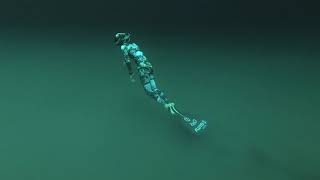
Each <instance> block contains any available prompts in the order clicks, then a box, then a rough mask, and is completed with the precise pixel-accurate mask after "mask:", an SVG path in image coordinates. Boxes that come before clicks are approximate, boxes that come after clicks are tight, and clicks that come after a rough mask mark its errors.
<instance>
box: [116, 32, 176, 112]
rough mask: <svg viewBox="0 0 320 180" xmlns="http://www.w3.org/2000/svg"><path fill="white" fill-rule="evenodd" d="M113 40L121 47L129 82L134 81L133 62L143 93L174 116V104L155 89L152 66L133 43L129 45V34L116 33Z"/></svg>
mask: <svg viewBox="0 0 320 180" xmlns="http://www.w3.org/2000/svg"><path fill="white" fill-rule="evenodd" d="M115 38H116V39H115V41H116V44H117V45H119V46H120V47H121V51H122V52H123V55H124V64H125V65H126V66H127V68H128V72H129V75H130V78H131V80H132V81H134V79H133V75H134V71H133V68H132V61H133V62H134V63H135V64H136V67H137V72H138V75H139V77H140V81H141V84H142V85H143V87H144V90H145V92H146V93H147V94H148V95H149V96H151V97H152V98H153V99H154V100H156V101H157V102H158V103H160V104H162V105H163V106H164V107H165V108H166V109H168V110H169V112H170V113H171V114H175V108H174V103H172V102H170V101H169V100H168V98H167V97H166V96H165V95H164V93H163V92H162V91H161V90H160V89H158V88H157V85H156V82H155V77H154V73H153V68H152V65H151V63H150V62H149V61H148V60H147V58H146V57H145V56H144V54H143V52H142V51H141V50H140V48H139V46H138V45H137V44H135V43H130V34H128V33H117V34H116V37H115ZM117 38H118V39H117Z"/></svg>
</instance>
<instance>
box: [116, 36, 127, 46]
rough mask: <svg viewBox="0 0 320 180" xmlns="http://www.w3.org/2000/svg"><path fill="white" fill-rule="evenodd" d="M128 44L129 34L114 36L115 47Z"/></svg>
mask: <svg viewBox="0 0 320 180" xmlns="http://www.w3.org/2000/svg"><path fill="white" fill-rule="evenodd" d="M128 42H130V34H129V33H117V34H116V35H115V36H114V43H115V44H116V45H119V46H121V45H123V44H125V43H128Z"/></svg>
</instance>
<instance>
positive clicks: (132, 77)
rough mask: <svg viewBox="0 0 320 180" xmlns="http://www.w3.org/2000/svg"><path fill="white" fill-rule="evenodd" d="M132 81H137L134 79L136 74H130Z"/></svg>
mask: <svg viewBox="0 0 320 180" xmlns="http://www.w3.org/2000/svg"><path fill="white" fill-rule="evenodd" d="M130 81H131V82H136V80H135V79H134V74H130Z"/></svg>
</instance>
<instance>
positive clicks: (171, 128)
mask: <svg viewBox="0 0 320 180" xmlns="http://www.w3.org/2000/svg"><path fill="white" fill-rule="evenodd" d="M112 35H113V34H112V33H111V32H106V33H101V32H99V33H92V32H85V33H83V32H82V33H65V34H63V33H54V32H53V33H48V32H46V33H43V34H27V35H26V34H24V33H22V32H21V33H17V32H15V33H2V34H1V39H2V40H1V42H0V59H1V63H0V82H1V88H0V96H1V99H0V142H1V144H0V152H1V153H0V179H3V180H11V179H12V180H17V179H24V180H36V179H39V180H44V179H45V180H49V179H61V180H62V179H66V180H67V179H68V180H70V179H77V180H82V179H83V180H85V179H86V180H87V179H112V180H117V179H121V180H122V179H132V180H133V179H154V180H156V179H159V180H169V179H183V180H189V179H190V180H191V179H192V180H194V179H198V180H213V179H220V180H222V179H223V180H226V179H230V180H233V179H238V180H239V179H246V180H249V179H252V180H257V179H259V180H263V179H266V180H267V179H268V180H269V179H274V180H275V179H281V180H284V179H319V178H320V174H319V163H320V156H319V152H320V144H319V142H318V138H319V135H320V134H319V127H320V126H319V117H320V113H319V107H320V105H319V102H320V95H319V90H320V85H319V82H320V81H319V80H320V79H319V67H320V66H319V65H320V63H319V57H320V56H319V51H318V48H317V46H314V44H315V43H314V41H312V39H308V40H304V39H303V38H300V39H294V38H293V37H284V38H282V39H281V38H280V39H278V37H273V36H272V35H270V36H268V37H264V36H257V37H256V38H251V39H250V40H248V39H247V38H246V37H242V38H235V37H230V38H226V39H224V36H223V35H222V34H219V35H217V36H216V37H213V36H212V37H211V38H212V39H210V40H205V39H203V37H202V36H194V37H190V34H189V36H187V37H189V38H185V37H184V36H183V35H181V36H176V35H167V34H159V35H157V34H156V35H151V34H148V35H144V34H143V33H140V34H139V33H137V36H136V38H135V39H136V43H137V44H139V45H140V46H141V48H142V49H143V50H144V52H145V55H146V56H147V57H148V58H149V60H150V61H151V62H152V64H153V66H154V68H155V75H156V78H157V81H158V85H159V87H160V88H161V89H162V90H163V91H164V92H165V93H166V94H167V96H168V97H169V98H170V99H172V100H173V101H174V102H175V103H176V105H177V107H179V108H180V109H183V110H184V111H187V112H190V113H192V114H195V115H196V116H198V117H201V118H204V119H206V120H207V121H208V123H209V127H208V131H207V133H206V134H205V135H203V136H201V137H194V136H192V135H191V134H190V133H188V131H186V130H185V129H184V128H183V126H181V124H179V122H178V121H177V119H174V118H172V117H170V116H169V115H168V113H167V112H166V111H165V110H164V109H163V108H162V107H160V106H159V105H157V104H156V103H155V102H154V101H153V100H152V99H151V98H149V97H148V96H146V95H145V94H144V91H143V89H142V87H141V86H140V84H139V83H138V82H139V81H137V82H136V83H131V82H130V81H129V77H128V75H127V72H126V69H125V67H124V66H122V65H121V62H120V61H121V54H120V50H119V49H117V48H116V47H114V45H113V44H112V41H111V40H112V37H111V36H112ZM272 37H273V38H272Z"/></svg>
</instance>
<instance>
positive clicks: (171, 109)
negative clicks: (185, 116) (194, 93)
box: [164, 102, 176, 115]
mask: <svg viewBox="0 0 320 180" xmlns="http://www.w3.org/2000/svg"><path fill="white" fill-rule="evenodd" d="M174 105H175V104H174V103H172V102H171V103H167V104H165V105H164V107H165V108H166V109H167V110H168V111H169V112H170V113H171V114H172V115H175V114H176V112H175V108H174Z"/></svg>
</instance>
